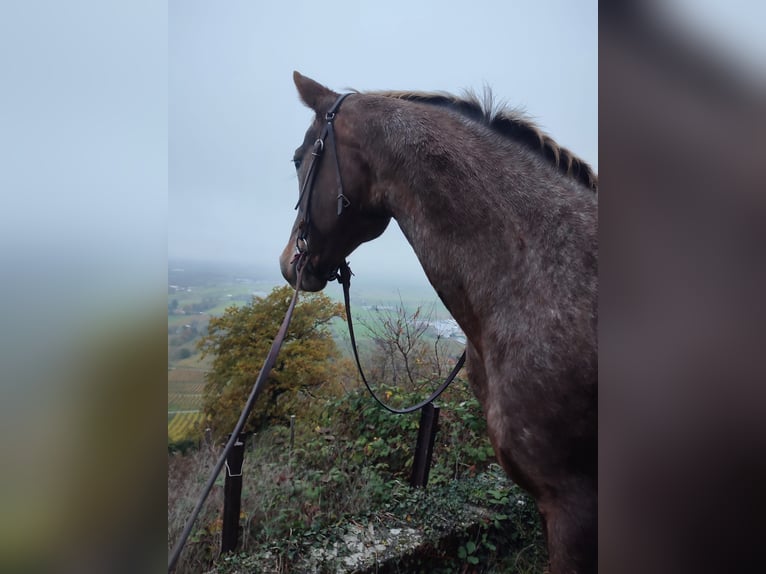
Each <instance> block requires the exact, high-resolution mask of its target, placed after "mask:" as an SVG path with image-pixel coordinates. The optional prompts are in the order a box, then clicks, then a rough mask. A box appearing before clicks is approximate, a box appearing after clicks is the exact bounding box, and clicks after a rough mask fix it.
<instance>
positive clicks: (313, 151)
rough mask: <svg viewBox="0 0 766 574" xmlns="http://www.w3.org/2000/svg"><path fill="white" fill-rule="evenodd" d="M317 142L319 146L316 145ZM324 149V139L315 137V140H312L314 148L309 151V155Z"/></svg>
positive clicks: (316, 153)
mask: <svg viewBox="0 0 766 574" xmlns="http://www.w3.org/2000/svg"><path fill="white" fill-rule="evenodd" d="M317 144H319V146H318V147H317ZM323 151H324V140H323V139H322V138H317V140H316V141H315V142H314V149H313V150H312V152H311V155H319V154H321V153H322V152H323Z"/></svg>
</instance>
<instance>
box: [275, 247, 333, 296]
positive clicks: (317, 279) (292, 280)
mask: <svg viewBox="0 0 766 574" xmlns="http://www.w3.org/2000/svg"><path fill="white" fill-rule="evenodd" d="M298 261H299V257H298V256H297V255H295V256H294V257H293V258H292V259H291V260H289V262H288V261H286V260H285V259H282V260H281V261H280V267H281V270H282V276H283V277H284V278H285V280H286V281H287V282H288V283H289V284H290V285H291V286H292V287H293V288H296V287H297V283H298V269H297V265H298ZM305 265H306V267H305V269H303V272H302V273H301V284H300V290H301V291H309V292H316V291H321V290H322V289H324V288H325V286H327V281H328V279H327V277H328V276H329V273H319V272H317V269H316V266H315V264H314V263H313V262H312V261H311V259H309V261H307V262H306V263H305Z"/></svg>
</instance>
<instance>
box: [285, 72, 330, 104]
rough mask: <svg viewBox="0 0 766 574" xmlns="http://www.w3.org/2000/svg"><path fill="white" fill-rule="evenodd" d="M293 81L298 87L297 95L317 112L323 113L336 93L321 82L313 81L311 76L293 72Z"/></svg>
mask: <svg viewBox="0 0 766 574" xmlns="http://www.w3.org/2000/svg"><path fill="white" fill-rule="evenodd" d="M293 81H294V82H295V87H296V88H298V95H299V96H300V97H301V100H302V101H303V103H304V104H306V105H307V106H308V107H310V108H311V109H312V110H314V111H315V112H316V113H317V114H323V113H324V112H325V111H327V110H328V109H329V108H330V106H332V103H333V102H334V101H335V98H337V97H338V94H336V93H335V92H333V91H332V90H331V89H329V88H326V87H325V86H323V85H322V84H320V83H318V82H315V81H314V80H312V79H311V78H307V77H306V76H303V75H301V74H300V73H298V72H293Z"/></svg>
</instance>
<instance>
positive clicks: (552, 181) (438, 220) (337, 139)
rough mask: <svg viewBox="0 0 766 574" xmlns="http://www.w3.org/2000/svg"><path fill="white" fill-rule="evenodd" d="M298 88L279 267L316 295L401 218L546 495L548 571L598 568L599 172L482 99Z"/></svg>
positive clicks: (525, 467)
mask: <svg viewBox="0 0 766 574" xmlns="http://www.w3.org/2000/svg"><path fill="white" fill-rule="evenodd" d="M294 81H295V85H296V86H297V88H298V93H299V94H300V97H301V99H302V100H303V102H304V103H305V104H306V105H307V106H309V107H310V108H311V109H312V110H314V111H315V112H316V117H315V120H314V122H313V123H312V125H311V126H310V127H309V129H308V131H307V132H306V136H305V138H304V140H303V144H302V145H301V146H300V147H299V148H298V149H297V150H296V152H295V156H294V161H295V166H296V168H297V170H298V179H299V184H300V198H299V201H298V207H299V214H298V217H297V219H296V221H295V225H294V226H293V229H292V232H291V236H290V240H289V242H288V244H287V246H286V247H285V249H284V252H283V253H282V255H281V257H280V265H281V268H282V274H283V275H284V276H285V278H286V279H287V280H288V281H289V282H290V283H291V284H292V285H293V286H295V282H296V277H297V273H296V264H298V263H300V264H301V265H305V268H304V269H303V276H302V280H301V285H300V288H301V289H305V290H307V291H318V290H321V289H322V288H324V286H325V285H326V283H327V281H328V280H329V279H332V278H333V277H334V276H335V273H336V270H337V269H338V268H339V266H341V265H342V264H343V263H344V261H345V258H346V256H348V255H349V254H350V253H351V252H352V251H353V250H354V249H355V248H356V247H358V246H359V245H360V244H361V243H363V242H365V241H369V240H371V239H374V238H375V237H378V236H379V235H380V234H381V233H382V232H383V230H384V229H385V228H386V226H387V225H388V223H389V222H390V220H391V218H392V217H394V218H396V221H397V222H398V223H399V226H400V227H401V229H402V232H403V233H404V235H405V237H406V238H407V240H408V241H409V243H410V244H411V245H412V248H413V249H414V250H415V253H416V254H417V256H418V259H419V260H420V263H421V265H422V266H423V269H424V271H425V273H426V276H427V277H428V279H429V281H430V282H431V284H432V285H433V287H434V288H435V289H436V292H437V293H438V295H439V297H440V298H441V300H442V301H443V302H444V304H445V306H446V307H447V309H449V311H450V313H452V316H453V317H454V318H455V319H456V320H457V322H458V323H459V325H460V327H461V328H462V329H463V331H464V332H465V335H466V337H467V339H468V343H467V348H466V352H467V363H466V364H467V368H468V379H469V381H470V385H471V387H472V389H473V391H474V392H475V393H476V395H477V396H478V398H479V401H480V402H481V405H482V408H483V410H484V414H485V416H486V419H487V426H488V429H489V436H490V439H491V441H492V445H493V447H494V450H495V454H496V456H497V459H498V461H499V462H500V463H501V464H502V466H503V468H504V469H505V471H506V472H507V473H508V475H509V476H510V477H511V478H512V479H513V480H514V481H515V482H516V483H518V484H519V485H520V486H522V487H523V488H524V489H526V490H527V491H528V492H530V493H531V495H532V496H533V497H534V499H535V501H536V502H537V506H538V508H539V510H540V513H541V515H542V519H543V523H544V530H545V532H546V539H547V544H548V553H549V557H550V567H551V571H552V572H554V573H564V572H567V573H569V572H578V573H584V572H594V571H595V570H596V564H597V557H596V555H597V396H598V394H597V382H598V363H597V352H598V340H597V320H598V319H597V312H598V307H597V302H598V238H597V230H598V220H597V187H598V184H597V178H596V175H595V174H594V173H593V171H592V170H591V169H590V168H589V167H588V166H587V165H586V164H585V163H584V162H583V161H581V160H580V159H578V158H576V157H575V156H574V155H573V154H572V153H571V152H569V151H568V150H566V149H563V148H561V147H559V146H558V145H557V144H556V143H555V142H553V141H552V140H551V139H550V138H549V137H547V136H546V135H545V134H543V133H542V132H541V131H540V130H539V129H537V127H535V126H534V125H533V124H532V123H531V122H530V121H528V120H526V119H524V118H523V117H521V116H520V115H519V114H518V113H515V112H512V111H508V110H493V109H492V105H491V103H489V104H487V103H485V104H483V105H482V104H481V103H480V102H479V101H478V100H477V99H476V98H475V97H472V96H469V97H465V98H462V99H461V98H457V97H454V96H450V95H447V94H430V93H411V92H374V93H351V94H344V95H339V94H337V93H335V92H333V91H331V90H329V89H328V88H326V87H324V86H322V85H320V84H318V83H317V82H315V81H313V80H311V79H309V78H306V77H304V76H301V75H300V74H298V73H297V72H296V73H295V74H294ZM346 96H347V97H346ZM344 98H345V99H344ZM323 156H324V159H323V160H322V161H321V163H320V159H321V158H322V157H323ZM326 156H330V157H326ZM320 165H321V169H320ZM299 253H300V254H301V255H302V257H298V255H297V254H299Z"/></svg>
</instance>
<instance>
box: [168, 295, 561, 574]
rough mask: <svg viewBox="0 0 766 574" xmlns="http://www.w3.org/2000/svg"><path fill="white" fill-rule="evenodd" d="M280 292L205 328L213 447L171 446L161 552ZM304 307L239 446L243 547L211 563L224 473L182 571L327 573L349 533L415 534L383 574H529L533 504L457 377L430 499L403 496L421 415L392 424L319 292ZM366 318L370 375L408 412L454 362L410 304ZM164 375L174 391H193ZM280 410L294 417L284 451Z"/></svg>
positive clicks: (278, 309) (231, 409) (193, 494)
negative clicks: (362, 379) (501, 462)
mask: <svg viewBox="0 0 766 574" xmlns="http://www.w3.org/2000/svg"><path fill="white" fill-rule="evenodd" d="M290 295H291V292H290V290H289V289H288V288H282V289H275V290H274V291H273V292H272V293H271V294H270V295H269V296H268V297H265V298H262V299H253V300H252V301H251V302H250V304H248V305H245V306H243V307H240V308H234V307H230V308H228V309H227V310H226V312H225V313H224V314H223V315H222V316H221V317H220V318H211V319H210V323H209V325H208V330H207V333H206V335H204V336H202V337H201V338H200V339H199V341H200V342H199V343H198V347H199V348H200V349H201V350H202V351H203V353H204V354H205V355H206V356H207V358H208V360H209V361H210V366H211V371H210V374H209V375H208V382H207V384H206V386H205V388H204V391H203V393H204V401H203V402H204V407H205V412H206V413H207V414H208V415H209V416H210V417H212V418H213V419H214V420H215V421H216V422H215V425H216V432H217V435H218V437H219V438H218V439H216V440H213V441H211V442H210V443H204V442H203V445H202V447H201V448H199V449H193V448H192V449H191V450H188V449H189V447H190V446H193V445H192V444H190V443H188V442H187V443H184V442H183V441H181V442H179V443H178V444H177V448H174V449H169V454H168V456H169V475H168V545H169V546H172V544H173V543H174V542H175V540H176V539H177V537H178V535H179V534H180V532H181V530H182V528H183V526H184V521H185V520H186V518H187V517H188V513H189V510H190V509H191V507H192V506H193V505H194V503H195V502H196V498H197V496H198V495H199V490H200V484H202V483H204V481H205V480H206V479H207V477H208V476H209V473H210V470H211V468H212V466H213V464H214V462H215V460H216V458H217V456H218V453H219V452H220V450H219V445H220V438H221V437H222V436H223V435H225V433H226V432H228V431H229V430H230V429H231V428H232V427H233V426H234V422H235V421H236V418H237V417H238V415H239V412H240V409H241V407H242V405H243V404H244V401H245V397H246V395H247V393H248V392H249V390H250V385H251V384H252V381H253V379H254V376H255V374H257V369H259V368H260V365H261V363H262V361H263V357H264V356H265V353H266V352H267V350H268V347H269V346H270V344H271V339H270V337H272V336H273V334H274V333H275V332H276V330H277V328H278V326H279V322H280V321H281V319H282V315H283V314H284V310H285V309H286V307H287V302H288V300H289V296H290ZM302 297H303V303H302V304H301V306H300V307H299V309H298V311H296V317H295V319H294V322H293V326H292V327H291V329H290V334H289V341H288V343H287V344H286V346H285V348H284V349H283V351H282V353H281V354H280V360H279V361H278V365H277V371H276V372H275V373H274V374H273V380H272V381H270V382H269V388H271V387H273V389H272V392H271V393H270V394H269V393H267V394H265V395H264V396H262V397H261V400H260V401H259V403H260V404H261V405H262V407H261V409H260V410H258V411H257V413H255V417H254V418H253V419H252V423H253V424H252V425H251V427H250V428H251V429H252V430H255V431H257V432H256V434H255V435H254V436H253V437H251V438H250V439H248V441H249V448H248V452H246V455H245V466H244V469H243V473H244V477H245V478H244V487H243V493H242V513H241V517H240V518H241V519H240V525H241V528H242V532H241V536H240V540H241V543H240V548H241V550H240V552H239V553H237V554H230V555H227V556H222V557H219V556H218V551H219V548H220V535H221V532H220V529H221V508H222V496H223V493H222V491H223V478H222V477H221V478H220V479H219V484H218V487H216V488H215V489H214V491H213V493H212V495H211V497H210V498H209V500H208V502H207V503H206V505H205V508H204V509H203V513H202V515H201V516H200V518H199V519H198V521H197V523H196V526H195V531H194V533H193V536H192V538H191V539H190V541H189V543H188V544H187V548H186V550H185V551H184V553H183V555H182V558H181V562H180V563H179V565H178V572H180V573H181V572H203V571H204V572H219V573H222V574H234V573H235V572H278V573H282V572H325V571H333V572H334V571H336V569H337V568H339V567H344V564H343V563H342V561H341V558H340V557H339V556H333V555H332V554H331V553H329V554H328V549H329V550H332V549H333V548H336V547H337V546H339V545H343V544H344V543H345V541H346V540H347V539H348V538H349V537H350V536H351V537H354V536H356V537H364V536H368V534H366V533H372V532H386V531H393V529H404V528H412V529H415V530H417V531H418V532H420V533H422V534H423V536H424V537H425V541H424V544H422V545H421V548H420V551H419V552H417V553H414V554H410V555H407V556H405V557H403V558H402V559H401V561H400V562H399V563H398V564H396V565H395V566H393V568H394V569H393V570H391V569H390V567H389V570H388V571H393V572H397V571H398V572H419V571H420V572H479V571H481V572H507V571H514V572H541V571H542V570H543V567H544V564H545V559H546V557H545V550H544V545H543V542H542V535H541V531H540V526H539V519H538V516H537V512H536V510H535V508H534V504H533V502H532V501H531V499H529V498H528V497H527V496H526V495H524V494H523V493H522V492H521V491H520V490H519V489H518V488H517V487H515V486H513V485H512V484H511V483H510V482H509V481H508V480H507V478H505V476H504V474H503V473H502V471H501V470H500V469H499V467H498V465H497V464H496V462H495V459H494V455H493V452H492V449H491V447H490V445H489V441H488V439H487V434H486V424H485V421H484V417H483V415H482V412H481V409H480V407H479V405H478V402H477V401H476V399H475V398H474V396H473V395H472V394H471V393H470V391H469V390H468V388H467V385H466V383H465V381H464V380H460V379H458V380H457V381H456V382H455V383H454V384H453V385H452V386H451V387H450V388H449V389H448V390H447V392H446V393H445V394H444V395H443V396H442V398H441V399H440V400H439V406H440V407H441V412H440V419H439V430H438V433H437V439H436V447H435V450H434V454H433V460H432V465H431V471H430V478H429V486H428V489H425V490H423V489H412V488H410V487H409V486H408V480H409V475H410V472H411V466H412V455H413V447H414V444H415V440H416V436H417V428H418V423H419V416H418V414H417V413H415V414H411V415H404V416H396V415H392V414H390V413H388V412H386V411H384V410H382V409H381V408H380V407H378V406H377V404H376V403H374V402H373V401H372V399H371V398H370V397H369V395H367V393H366V390H364V389H360V388H359V386H358V383H357V382H356V377H355V376H354V375H352V374H350V372H349V370H348V369H349V365H348V362H347V360H345V359H343V358H342V357H341V355H340V353H339V351H338V349H337V348H336V347H335V343H334V342H333V340H332V338H331V336H330V335H329V333H328V329H327V327H328V325H329V324H330V322H331V321H333V320H337V319H336V318H338V317H341V316H342V310H341V309H340V307H339V306H338V305H335V304H333V303H332V302H331V301H330V300H329V299H327V298H325V297H324V296H322V295H311V296H306V295H303V296H302ZM299 311H300V312H299ZM378 315H379V316H380V318H381V320H379V321H378V322H377V323H375V322H372V321H369V322H366V326H367V327H368V329H367V331H368V333H367V335H368V336H367V346H366V348H367V351H368V356H367V357H366V359H369V361H370V365H371V367H372V368H371V373H373V374H374V375H373V377H372V378H374V379H375V380H377V381H383V382H382V384H379V385H378V386H377V391H378V393H379V394H380V395H382V396H384V397H386V400H388V401H389V402H391V403H392V404H394V405H398V406H401V405H404V404H412V403H414V402H417V401H418V400H420V399H422V398H423V396H425V394H427V391H428V390H429V389H430V388H432V387H433V386H434V385H435V384H438V380H439V379H440V377H441V376H442V375H443V374H444V372H446V371H447V370H448V369H449V368H450V367H451V366H452V364H454V359H455V355H457V354H458V353H459V351H458V352H455V350H454V349H453V348H452V347H451V346H450V344H449V343H448V342H445V341H443V340H440V339H439V338H438V337H436V338H433V337H432V338H429V337H428V336H427V334H426V328H424V325H427V323H428V321H427V320H426V319H427V318H424V317H423V314H422V312H421V310H420V309H416V310H415V311H414V312H411V313H408V312H407V311H406V310H405V309H404V305H403V304H402V305H400V306H399V307H398V308H397V309H394V310H392V311H391V312H387V313H382V314H378ZM372 316H373V314H370V317H372ZM176 373H177V374H176V378H177V379H178V381H177V384H187V385H189V388H191V383H187V382H186V381H185V380H184V381H181V380H180V379H182V378H183V379H185V378H186V377H184V376H182V373H181V372H180V370H179V371H176ZM290 415H296V425H295V429H294V431H295V435H294V443H293V444H291V437H290V430H289V428H288V427H287V422H288V421H289V416H290ZM176 416H178V415H176ZM173 420H175V419H173ZM169 423H170V424H172V421H169ZM184 453H185V454H184ZM476 507H479V508H481V513H480V515H479V516H478V518H477V511H476ZM362 542H364V543H365V544H366V543H372V542H371V541H370V540H363V541H362ZM320 558H321V559H320ZM312 560H313V562H312ZM345 566H346V567H347V564H346V565H345Z"/></svg>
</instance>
